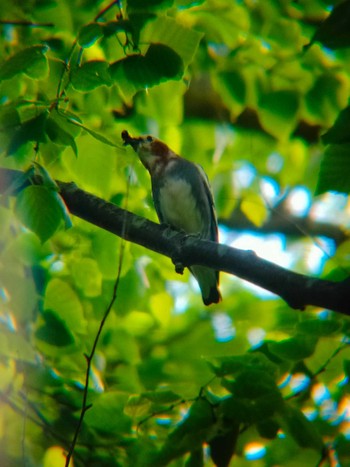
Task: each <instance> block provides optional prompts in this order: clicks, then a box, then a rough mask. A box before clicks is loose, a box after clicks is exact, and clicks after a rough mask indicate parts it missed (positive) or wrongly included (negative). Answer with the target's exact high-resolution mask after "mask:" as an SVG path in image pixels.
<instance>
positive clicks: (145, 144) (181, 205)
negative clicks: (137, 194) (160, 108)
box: [122, 130, 221, 305]
mask: <svg viewBox="0 0 350 467" xmlns="http://www.w3.org/2000/svg"><path fill="white" fill-rule="evenodd" d="M122 138H123V140H124V145H130V146H132V148H133V149H134V150H135V152H136V153H137V154H138V156H139V158H140V160H141V162H142V164H143V165H144V166H145V167H146V169H147V170H148V172H149V173H150V175H151V182H152V194H153V203H154V207H155V209H156V211H157V214H158V218H159V221H160V222H161V223H164V224H168V225H170V226H172V227H174V228H175V229H178V230H183V231H184V232H186V233H188V234H199V236H200V238H202V239H206V240H212V241H214V242H217V241H218V227H217V220H216V215H215V208H214V201H213V196H212V193H211V190H210V186H209V182H208V178H207V176H206V174H205V172H204V170H203V169H202V168H201V167H200V166H199V165H197V164H194V163H193V162H190V161H188V160H186V159H183V158H182V157H180V156H178V155H177V154H175V153H174V152H173V151H172V150H171V149H170V148H169V147H168V146H167V145H166V144H165V143H163V142H162V141H160V140H159V139H157V138H154V137H153V136H144V137H143V136H141V137H139V138H133V137H131V136H130V135H129V133H128V132H127V131H126V130H124V131H123V132H122ZM189 269H190V271H191V273H192V274H193V275H194V277H195V278H196V279H197V281H198V284H199V287H200V289H201V292H202V298H203V302H204V304H205V305H210V304H211V303H218V302H219V301H220V300H221V295H220V292H219V289H218V286H219V271H214V270H213V269H210V268H207V267H204V266H191V267H190V268H189Z"/></svg>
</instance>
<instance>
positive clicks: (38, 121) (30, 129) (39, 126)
mask: <svg viewBox="0 0 350 467" xmlns="http://www.w3.org/2000/svg"><path fill="white" fill-rule="evenodd" d="M48 116H49V113H48V111H45V112H42V113H41V114H39V115H38V116H36V117H33V118H31V119H29V120H26V121H25V122H23V123H21V124H20V125H19V127H18V128H17V129H16V130H15V131H14V133H13V134H12V137H11V140H10V142H9V145H8V148H7V155H8V156H12V155H14V154H15V153H16V152H17V151H18V149H19V148H20V147H21V146H23V145H24V144H26V143H28V142H29V141H35V142H36V143H45V142H46V130H45V127H46V121H47V118H48Z"/></svg>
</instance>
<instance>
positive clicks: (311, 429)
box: [278, 402, 324, 453]
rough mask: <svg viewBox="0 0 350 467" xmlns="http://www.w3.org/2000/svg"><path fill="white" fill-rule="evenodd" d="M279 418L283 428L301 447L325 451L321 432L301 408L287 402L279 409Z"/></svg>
mask: <svg viewBox="0 0 350 467" xmlns="http://www.w3.org/2000/svg"><path fill="white" fill-rule="evenodd" d="M278 419H279V422H280V424H281V428H282V430H284V431H286V433H287V434H290V435H291V436H292V438H293V439H294V440H295V441H296V442H297V443H298V445H299V446H300V447H302V448H311V449H315V450H316V451H320V453H321V452H322V451H323V448H324V445H323V441H322V438H321V436H320V434H319V433H318V431H317V430H316V427H315V426H314V425H313V424H312V423H311V422H310V421H309V420H308V419H307V418H306V417H305V415H304V414H303V413H302V412H301V411H300V410H298V409H297V408H295V407H293V406H292V405H290V404H288V403H287V402H285V403H284V404H283V406H282V407H281V408H280V409H279V417H278Z"/></svg>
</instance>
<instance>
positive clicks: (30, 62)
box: [0, 45, 48, 81]
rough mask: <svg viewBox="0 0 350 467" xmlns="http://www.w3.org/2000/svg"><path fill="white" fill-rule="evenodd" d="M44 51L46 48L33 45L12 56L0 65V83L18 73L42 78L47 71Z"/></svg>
mask: <svg viewBox="0 0 350 467" xmlns="http://www.w3.org/2000/svg"><path fill="white" fill-rule="evenodd" d="M46 51H47V47H46V46H43V45H34V46H32V47H28V48H26V49H23V50H21V51H20V52H17V53H16V54H15V55H12V57H10V58H8V59H7V60H6V61H5V62H3V63H2V64H1V65H0V81H1V80H4V79H10V78H13V77H14V76H16V75H17V74H18V73H25V74H27V75H28V76H30V77H31V78H43V77H44V75H46V73H47V71H48V67H47V59H46V57H45V53H46Z"/></svg>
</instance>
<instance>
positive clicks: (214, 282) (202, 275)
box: [190, 266, 221, 305]
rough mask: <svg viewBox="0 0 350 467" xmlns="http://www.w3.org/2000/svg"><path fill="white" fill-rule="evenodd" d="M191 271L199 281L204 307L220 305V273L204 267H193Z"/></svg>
mask: <svg viewBox="0 0 350 467" xmlns="http://www.w3.org/2000/svg"><path fill="white" fill-rule="evenodd" d="M190 271H191V273H192V274H193V275H194V277H195V278H196V279H197V282H198V284H199V287H200V289H201V292H202V299H203V303H204V305H211V304H212V303H219V302H220V301H221V294H220V291H219V272H218V271H214V269H210V268H206V267H204V266H192V267H191V268H190Z"/></svg>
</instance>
